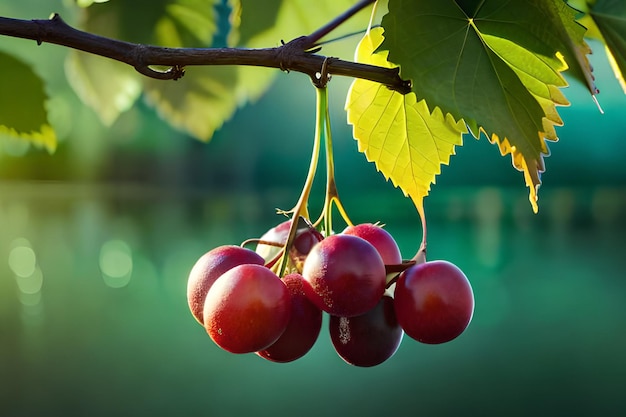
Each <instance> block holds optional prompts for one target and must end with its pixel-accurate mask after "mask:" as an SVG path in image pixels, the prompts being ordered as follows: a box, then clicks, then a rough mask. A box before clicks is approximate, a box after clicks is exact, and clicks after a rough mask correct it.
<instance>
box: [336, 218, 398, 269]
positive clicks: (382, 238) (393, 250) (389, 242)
mask: <svg viewBox="0 0 626 417" xmlns="http://www.w3.org/2000/svg"><path fill="white" fill-rule="evenodd" d="M342 233H343V234H346V235H353V236H358V237H360V238H363V239H365V240H367V241H368V242H369V243H371V244H372V246H374V247H375V248H376V250H377V251H378V253H379V254H380V256H381V258H383V262H384V263H385V265H397V264H401V263H402V255H401V254H400V248H399V247H398V244H397V243H396V241H395V239H394V238H393V236H391V234H390V233H389V232H388V231H386V230H385V229H383V228H382V227H380V226H377V225H375V224H372V223H362V224H357V225H354V226H348V227H346V228H345V230H344V231H343V232H342Z"/></svg>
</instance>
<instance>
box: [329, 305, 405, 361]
mask: <svg viewBox="0 0 626 417" xmlns="http://www.w3.org/2000/svg"><path fill="white" fill-rule="evenodd" d="M329 330H330V339H331V341H332V343H333V346H334V347H335V351H337V354H339V356H341V358H342V359H343V360H344V361H346V362H347V363H349V364H351V365H355V366H363V367H366V366H376V365H379V364H381V363H383V362H384V361H386V360H387V359H389V358H390V357H392V356H393V354H394V353H396V350H398V346H400V342H401V341H402V335H403V334H404V332H403V331H402V328H401V327H400V325H399V324H398V321H397V320H396V314H395V311H394V307H393V298H391V297H390V296H388V295H385V296H383V298H382V299H381V300H380V301H379V302H378V304H377V305H376V307H374V308H373V309H372V310H370V311H368V312H367V313H365V314H363V315H360V316H356V317H337V316H330V321H329Z"/></svg>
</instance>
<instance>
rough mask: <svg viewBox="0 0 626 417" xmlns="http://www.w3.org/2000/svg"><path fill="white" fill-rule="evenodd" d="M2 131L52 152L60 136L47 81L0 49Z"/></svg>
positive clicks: (0, 124)
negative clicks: (50, 108)
mask: <svg viewBox="0 0 626 417" xmlns="http://www.w3.org/2000/svg"><path fill="white" fill-rule="evenodd" d="M0 68H2V76H1V77H0V92H2V93H1V94H0V133H4V134H8V135H11V136H15V137H19V138H22V139H25V140H27V141H30V142H32V143H34V144H36V145H38V146H43V147H45V148H46V149H48V151H50V152H52V151H54V149H55V148H56V135H55V133H54V130H53V129H52V127H51V126H50V124H49V123H48V115H47V112H46V108H45V102H46V99H47V96H46V92H45V89H44V85H43V82H42V80H41V78H39V76H38V75H37V74H35V73H34V72H33V70H32V68H31V67H30V66H29V65H27V64H25V63H24V62H22V61H20V60H18V59H17V58H15V57H13V56H11V55H8V54H5V53H2V52H0Z"/></svg>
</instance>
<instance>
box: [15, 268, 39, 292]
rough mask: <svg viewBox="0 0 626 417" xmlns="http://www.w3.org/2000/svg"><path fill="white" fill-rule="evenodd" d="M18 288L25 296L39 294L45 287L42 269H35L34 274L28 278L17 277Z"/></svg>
mask: <svg viewBox="0 0 626 417" xmlns="http://www.w3.org/2000/svg"><path fill="white" fill-rule="evenodd" d="M15 279H16V281H17V287H18V288H19V290H20V292H21V293H23V294H37V293H38V292H40V291H41V287H42V286H43V273H42V272H41V269H39V268H38V267H35V270H34V271H33V273H32V274H31V275H29V276H27V277H24V276H16V277H15Z"/></svg>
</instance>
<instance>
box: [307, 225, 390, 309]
mask: <svg viewBox="0 0 626 417" xmlns="http://www.w3.org/2000/svg"><path fill="white" fill-rule="evenodd" d="M302 276H303V277H304V279H305V281H306V283H305V286H304V292H305V293H306V295H307V297H308V298H309V299H310V300H311V301H312V302H313V303H314V304H315V305H316V306H317V307H318V308H320V309H321V310H324V311H326V312H327V313H329V314H332V315H334V316H341V317H352V316H358V315H361V314H363V313H365V312H366V311H368V310H371V309H372V308H374V306H375V305H376V304H377V303H378V301H379V300H380V298H381V297H382V296H383V293H384V292H385V279H386V275H385V264H384V263H383V260H382V258H381V257H380V255H379V254H378V251H377V250H376V249H375V248H374V246H372V245H371V244H370V243H369V242H368V241H366V240H365V239H362V238H360V237H357V236H351V235H343V234H338V235H332V236H329V237H327V238H325V239H324V240H322V241H321V242H319V243H318V244H316V245H315V246H314V247H313V249H311V252H310V253H309V255H308V256H307V258H306V260H305V261H304V267H303V269H302Z"/></svg>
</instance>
